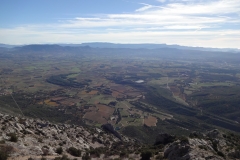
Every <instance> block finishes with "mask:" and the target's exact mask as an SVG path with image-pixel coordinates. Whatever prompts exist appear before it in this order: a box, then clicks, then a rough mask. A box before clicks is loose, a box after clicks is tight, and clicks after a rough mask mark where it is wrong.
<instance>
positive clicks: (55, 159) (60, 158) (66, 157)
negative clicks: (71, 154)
mask: <svg viewBox="0 0 240 160" xmlns="http://www.w3.org/2000/svg"><path fill="white" fill-rule="evenodd" d="M54 160H70V159H69V158H68V156H67V155H63V156H62V157H55V158H54Z"/></svg>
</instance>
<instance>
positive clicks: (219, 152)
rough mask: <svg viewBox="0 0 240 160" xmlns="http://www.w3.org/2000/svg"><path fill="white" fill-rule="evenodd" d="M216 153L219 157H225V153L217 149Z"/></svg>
mask: <svg viewBox="0 0 240 160" xmlns="http://www.w3.org/2000/svg"><path fill="white" fill-rule="evenodd" d="M217 154H218V155H219V156H221V157H225V155H224V154H223V153H222V152H221V151H218V152H217Z"/></svg>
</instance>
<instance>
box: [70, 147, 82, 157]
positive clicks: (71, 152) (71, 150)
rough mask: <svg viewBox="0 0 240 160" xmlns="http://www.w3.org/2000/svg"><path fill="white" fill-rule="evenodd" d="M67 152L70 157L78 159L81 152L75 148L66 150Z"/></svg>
mask: <svg viewBox="0 0 240 160" xmlns="http://www.w3.org/2000/svg"><path fill="white" fill-rule="evenodd" d="M67 152H68V153H69V154H71V155H72V156H75V157H80V156H81V150H79V149H76V148H75V147H70V148H68V150H67Z"/></svg>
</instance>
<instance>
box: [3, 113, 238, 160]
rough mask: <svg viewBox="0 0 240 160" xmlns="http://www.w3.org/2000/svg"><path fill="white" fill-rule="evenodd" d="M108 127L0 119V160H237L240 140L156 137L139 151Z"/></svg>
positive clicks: (231, 137) (224, 136) (211, 135)
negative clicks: (154, 141) (151, 143)
mask: <svg viewBox="0 0 240 160" xmlns="http://www.w3.org/2000/svg"><path fill="white" fill-rule="evenodd" d="M108 128H111V127H109V126H107V127H106V126H105V127H103V129H100V128H88V127H82V126H76V125H69V124H53V123H50V122H48V121H44V120H40V119H32V118H23V117H16V116H11V115H6V114H1V113H0V160H5V159H12V160H13V159H15V160H21V159H22V160H25V159H27V160H28V159H29V160H30V159H39V160H40V159H41V160H44V159H55V160H67V159H143V160H147V159H170V160H176V159H180V160H188V159H199V160H204V159H216V160H219V159H220V160H221V159H240V137H239V136H237V135H235V134H232V133H223V132H220V131H218V130H212V131H209V132H207V133H205V134H203V133H198V132H193V133H191V134H190V135H189V137H186V136H183V137H175V136H174V135H169V134H166V133H160V134H159V135H158V137H156V143H155V144H154V145H144V144H141V143H140V142H137V141H136V140H133V139H131V138H127V137H125V136H123V135H120V134H118V133H117V134H114V133H115V132H112V131H110V132H106V130H107V129H108Z"/></svg>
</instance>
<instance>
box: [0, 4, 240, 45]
mask: <svg viewBox="0 0 240 160" xmlns="http://www.w3.org/2000/svg"><path fill="white" fill-rule="evenodd" d="M83 42H113V43H166V44H179V45H185V46H203V47H218V48H240V0H142V1H141V0H88V1H86V0H0V43H6V44H33V43H34V44H36V43H39V44H41V43H83Z"/></svg>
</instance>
